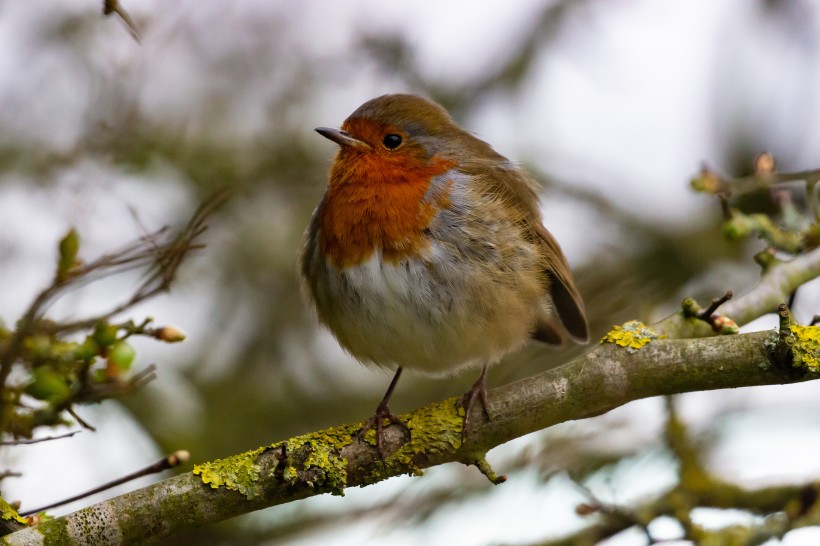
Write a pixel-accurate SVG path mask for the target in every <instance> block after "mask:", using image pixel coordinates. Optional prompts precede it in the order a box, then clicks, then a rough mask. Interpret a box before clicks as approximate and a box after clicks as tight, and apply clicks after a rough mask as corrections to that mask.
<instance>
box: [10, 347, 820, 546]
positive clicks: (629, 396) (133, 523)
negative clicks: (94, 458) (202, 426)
mask: <svg viewBox="0 0 820 546" xmlns="http://www.w3.org/2000/svg"><path fill="white" fill-rule="evenodd" d="M774 338H776V334H774V333H772V332H757V333H752V334H744V335H735V336H722V337H711V338H705V339H690V340H653V341H652V342H651V343H649V344H648V345H646V346H644V347H643V348H641V349H639V350H636V351H632V352H630V351H629V350H627V349H625V348H623V347H618V346H616V345H614V344H605V345H601V346H600V347H598V348H597V349H596V350H594V351H593V352H591V353H590V354H588V355H586V356H584V357H582V358H578V359H576V360H574V361H572V362H570V363H569V364H567V365H566V366H563V367H560V368H556V369H552V370H549V371H546V372H544V373H542V374H539V375H537V376H534V377H530V378H527V379H523V380H521V381H518V382H517V383H514V384H511V385H507V386H504V387H501V388H498V389H494V390H493V391H492V392H491V393H490V407H489V410H490V414H491V415H492V416H493V419H492V421H489V422H488V421H486V420H484V419H483V416H482V415H481V411H480V409H478V410H476V414H475V415H474V419H473V421H472V422H473V423H474V425H473V426H472V427H471V430H469V431H468V435H467V441H466V443H464V444H463V445H462V444H461V425H460V423H461V422H462V420H461V416H459V415H458V413H457V410H456V404H455V402H456V399H455V398H452V399H449V400H445V401H444V402H440V403H435V404H431V405H429V406H427V407H424V408H421V409H419V410H416V411H414V412H411V413H409V414H406V415H403V416H402V418H403V419H404V420H405V421H406V422H407V424H408V426H409V427H410V429H411V431H412V438H411V440H410V441H409V442H407V443H404V444H403V443H402V442H404V441H405V437H404V431H403V430H402V429H400V428H398V427H388V428H387V429H386V434H385V436H386V438H385V452H386V453H387V454H388V456H387V458H386V460H384V461H382V460H381V459H380V458H379V457H378V454H377V452H376V449H375V447H374V446H373V445H371V443H372V442H371V443H368V442H367V441H365V442H362V443H359V442H358V441H357V440H356V431H357V430H358V429H359V428H360V427H361V423H358V424H353V425H343V426H340V427H334V428H330V429H327V430H324V431H321V432H317V433H313V434H310V435H306V436H301V437H297V438H292V439H290V440H287V441H285V442H280V443H277V444H273V445H271V446H267V447H263V448H259V449H257V450H254V451H252V452H248V453H245V454H241V455H237V456H234V457H230V458H228V459H225V460H221V461H214V462H212V463H206V464H204V465H200V466H198V467H196V468H195V472H198V473H199V474H200V475H195V474H194V473H186V474H183V475H180V476H176V477H173V478H170V479H167V480H164V481H162V482H159V483H156V484H153V485H151V486H148V487H145V488H143V489H140V490H137V491H134V492H131V493H127V494H125V495H122V496H119V497H116V498H113V499H110V500H107V501H104V502H102V503H99V504H97V505H94V506H91V507H89V508H85V509H83V510H80V511H78V512H75V513H73V514H69V515H67V516H64V517H61V518H57V519H54V520H51V521H46V522H44V523H41V524H40V525H38V526H36V527H32V528H29V529H25V530H23V531H19V532H17V533H14V534H12V535H8V536H6V537H3V539H2V544H21V543H26V542H25V541H27V540H34V539H37V538H38V537H40V536H46V537H59V540H60V542H59V543H60V544H81V543H82V544H86V543H92V544H99V545H119V544H134V543H140V542H142V541H145V540H148V539H156V538H159V537H162V536H167V535H170V534H174V533H178V532H180V531H183V530H186V529H190V528H194V527H199V526H202V525H204V524H208V523H212V522H215V521H219V520H223V519H227V518H230V517H233V516H237V515H240V514H244V513H247V512H251V511H254V510H259V509H261V508H265V507H268V506H273V505H277V504H283V503H286V502H290V501H293V500H298V499H303V498H306V497H310V496H314V495H317V494H321V493H327V492H330V493H335V494H343V491H344V488H345V487H351V486H365V485H369V484H372V483H375V482H378V481H381V480H384V479H386V478H389V477H391V476H396V475H400V474H407V473H410V474H419V473H421V470H422V469H424V468H428V467H431V466H436V465H440V464H443V463H447V462H462V463H466V464H477V463H479V462H483V461H484V454H485V453H486V452H487V451H488V450H489V449H491V448H493V447H495V446H498V445H500V444H503V443H505V442H507V441H509V440H512V439H514V438H518V437H520V436H523V435H525V434H528V433H530V432H534V431H537V430H540V429H543V428H546V427H548V426H551V425H555V424H557V423H561V422H564V421H569V420H573V419H582V418H585V417H591V416H594V415H598V414H601V413H604V412H606V411H609V410H611V409H614V408H616V407H618V406H621V405H623V404H625V403H627V402H630V401H633V400H638V399H641V398H647V397H651V396H658V395H668V394H677V393H683V392H690V391H700V390H712V389H724V388H733V387H746V386H753V385H773V384H784V383H794V382H799V381H803V380H808V379H815V378H817V376H816V375H810V374H804V373H802V372H799V371H798V370H796V369H794V368H793V367H792V366H791V363H790V362H787V363H783V362H777V361H775V359H774V357H773V356H772V353H771V352H770V350H769V348H768V347H770V346H771V343H772V340H773V339H774ZM206 481H207V482H209V483H205V482H206ZM47 543H51V542H47ZM54 543H55V544H56V543H57V542H54Z"/></svg>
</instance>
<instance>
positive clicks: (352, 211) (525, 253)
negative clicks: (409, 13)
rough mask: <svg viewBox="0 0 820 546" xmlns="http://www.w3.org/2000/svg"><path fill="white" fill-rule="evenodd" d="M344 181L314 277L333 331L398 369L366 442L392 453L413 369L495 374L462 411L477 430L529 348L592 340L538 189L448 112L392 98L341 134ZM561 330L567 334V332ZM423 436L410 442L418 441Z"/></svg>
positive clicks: (309, 239) (366, 358)
mask: <svg viewBox="0 0 820 546" xmlns="http://www.w3.org/2000/svg"><path fill="white" fill-rule="evenodd" d="M316 131H317V132H318V133H319V134H320V135H322V136H323V137H325V138H328V139H330V140H332V141H333V142H335V143H336V144H338V145H339V151H338V153H337V154H336V157H335V159H334V161H333V166H332V167H331V169H330V181H329V183H328V186H327V190H326V191H325V194H324V196H323V197H322V200H321V201H320V202H319V206H318V207H317V208H316V210H315V211H314V213H313V217H312V219H311V221H310V225H309V227H308V229H307V232H306V234H305V244H304V247H303V249H302V255H301V273H302V276H303V278H304V281H305V285H306V287H307V290H306V292H307V293H308V294H309V295H310V297H311V299H312V300H313V303H314V304H315V307H316V311H317V313H318V316H319V320H320V321H321V322H322V323H323V324H325V325H326V326H327V327H328V328H329V329H330V331H331V332H332V333H333V334H334V336H335V337H336V339H337V340H338V341H339V344H341V346H342V347H343V348H344V349H346V350H347V351H348V352H350V354H352V355H353V356H354V357H356V358H357V359H358V360H360V361H361V362H363V363H365V364H368V365H375V366H380V367H385V368H391V369H395V370H396V372H395V375H394V377H393V380H392V382H391V383H390V387H389V388H388V390H387V393H386V394H385V396H384V399H383V400H382V401H381V403H380V404H379V405H378V407H377V409H376V413H375V415H374V416H373V417H372V418H371V419H370V420H369V421H367V423H366V424H365V427H364V429H363V431H362V433H363V432H364V431H365V430H368V429H371V428H375V429H376V441H377V448H378V450H379V453H380V455H382V457H383V456H384V453H383V452H382V427H383V426H384V421H385V420H387V421H388V422H392V423H394V424H399V425H402V426H404V428H405V429H406V426H405V425H404V423H403V422H402V421H401V419H399V418H398V417H396V416H394V415H393V414H392V413H390V409H389V407H388V402H389V400H390V395H391V394H392V392H393V389H394V387H395V386H396V383H397V381H398V379H399V376H400V375H401V372H402V370H403V369H404V368H408V369H411V370H417V371H420V372H425V373H428V374H436V375H448V374H452V373H453V372H456V371H458V370H461V369H463V368H468V367H481V374H480V375H479V378H478V380H477V381H476V382H475V384H474V385H473V388H472V389H471V390H470V391H468V392H467V393H466V394H465V395H464V396H463V397H462V398H461V399H460V404H461V405H463V407H464V429H463V432H464V433H465V434H466V432H467V431H468V429H469V427H470V419H471V417H470V414H471V410H472V408H473V406H474V404H475V403H476V402H477V401H480V402H481V404H482V406H483V408H484V414H485V416H487V417H488V418H489V413H488V409H487V407H488V406H487V394H486V377H487V367H488V365H490V364H492V363H495V362H497V361H498V360H499V359H501V357H502V356H504V355H505V354H506V353H508V352H510V351H512V350H514V349H516V348H518V347H520V346H521V345H522V344H524V343H525V342H526V341H527V340H528V339H536V340H539V341H543V342H546V343H549V344H560V343H561V342H562V339H563V335H562V332H561V328H560V327H559V326H558V322H559V321H560V323H561V324H562V325H563V329H564V330H565V331H566V333H567V334H568V335H569V337H570V338H571V339H572V340H574V341H576V342H579V343H584V342H586V341H587V340H588V338H589V332H588V327H587V320H586V315H585V311H584V304H583V302H582V300H581V296H580V294H579V292H578V289H577V288H576V287H575V283H574V281H573V279H572V275H571V273H570V270H569V265H568V264H567V260H566V258H565V257H564V254H563V253H562V252H561V248H560V247H559V246H558V243H557V242H556V241H555V239H554V238H553V237H552V235H551V234H550V233H549V232H548V231H547V229H546V228H545V227H544V225H543V224H542V223H541V218H540V212H539V206H538V197H537V195H536V183H535V181H534V180H533V179H532V178H531V177H530V176H529V175H528V174H527V173H525V172H524V171H523V170H521V169H519V168H518V167H516V166H515V165H514V164H513V163H512V162H510V160H508V159H507V158H506V157H504V156H502V155H500V154H498V153H497V152H496V151H495V150H493V149H492V147H490V145H489V144H487V143H486V142H484V141H482V140H479V139H478V138H476V137H475V136H473V135H472V134H471V133H469V132H467V131H465V130H464V129H462V128H461V127H459V126H458V125H457V124H456V123H455V122H454V121H453V120H452V118H451V117H450V116H449V114H448V113H447V111H446V110H445V109H444V108H442V107H441V106H439V105H438V104H436V103H434V102H432V101H429V100H427V99H424V98H422V97H417V96H414V95H384V96H381V97H377V98H375V99H372V100H370V101H368V102H366V103H364V104H363V105H361V106H360V107H359V108H358V109H357V110H356V111H355V112H353V113H352V114H351V115H350V117H348V118H347V119H346V120H345V122H344V123H343V124H342V127H341V129H330V128H326V127H319V128H317V129H316ZM556 318H557V320H556ZM408 432H409V431H408Z"/></svg>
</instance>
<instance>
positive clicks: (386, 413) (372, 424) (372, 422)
mask: <svg viewBox="0 0 820 546" xmlns="http://www.w3.org/2000/svg"><path fill="white" fill-rule="evenodd" d="M399 377H401V368H399V369H397V370H396V375H394V376H393V380H392V381H391V382H390V386H389V387H387V392H386V393H384V398H382V401H381V402H379V405H378V406H376V413H375V414H374V415H373V417H371V418H370V419H368V420H367V421H365V423H364V426H363V427H362V430H360V431H359V440H361V439H363V438H364V435H365V433H366V432H367V431H368V430H370V429H373V428H375V429H376V449H377V450H378V452H379V457H381V458H382V460H384V449H383V448H382V431H383V429H384V420H385V419H387V422H388V423H393V424H394V425H398V426H400V427H402V428H403V429H404V430H406V431H407V435H408V436H409V435H410V429H409V428H408V426H407V423H405V422H404V421H402V420H401V419H400V418H399V417H398V416H396V415H393V414H392V413H391V412H390V408H389V407H388V405H387V404H388V403H389V402H390V397H391V396H392V395H393V389H395V388H396V383H398V382H399Z"/></svg>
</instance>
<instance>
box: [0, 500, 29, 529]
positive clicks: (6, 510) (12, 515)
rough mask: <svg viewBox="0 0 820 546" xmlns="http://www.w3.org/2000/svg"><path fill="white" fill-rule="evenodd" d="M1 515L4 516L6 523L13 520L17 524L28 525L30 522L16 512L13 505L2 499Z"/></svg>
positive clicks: (0, 501)
mask: <svg viewBox="0 0 820 546" xmlns="http://www.w3.org/2000/svg"><path fill="white" fill-rule="evenodd" d="M0 514H2V517H3V519H4V520H6V521H8V520H12V521H16V522H17V523H22V524H24V525H28V520H27V519H26V518H24V517H21V516H20V514H18V513H17V510H15V509H14V507H13V506H12V505H10V504H9V503H7V502H6V501H5V500H3V499H0Z"/></svg>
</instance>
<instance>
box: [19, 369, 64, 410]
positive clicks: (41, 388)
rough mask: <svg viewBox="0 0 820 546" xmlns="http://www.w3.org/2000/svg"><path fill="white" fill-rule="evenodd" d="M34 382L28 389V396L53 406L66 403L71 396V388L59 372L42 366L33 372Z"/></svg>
mask: <svg viewBox="0 0 820 546" xmlns="http://www.w3.org/2000/svg"><path fill="white" fill-rule="evenodd" d="M31 377H32V379H33V381H32V382H31V383H29V384H28V386H27V387H26V391H25V392H26V394H28V395H29V396H33V397H34V398H36V399H38V400H46V401H48V402H51V403H52V404H59V403H61V402H64V401H66V400H67V399H68V397H69V396H71V387H69V385H68V383H67V382H66V379H65V377H64V376H63V375H62V374H60V373H58V372H57V371H55V370H53V369H51V368H47V367H45V366H41V367H39V368H34V370H33V371H32V372H31Z"/></svg>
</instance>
